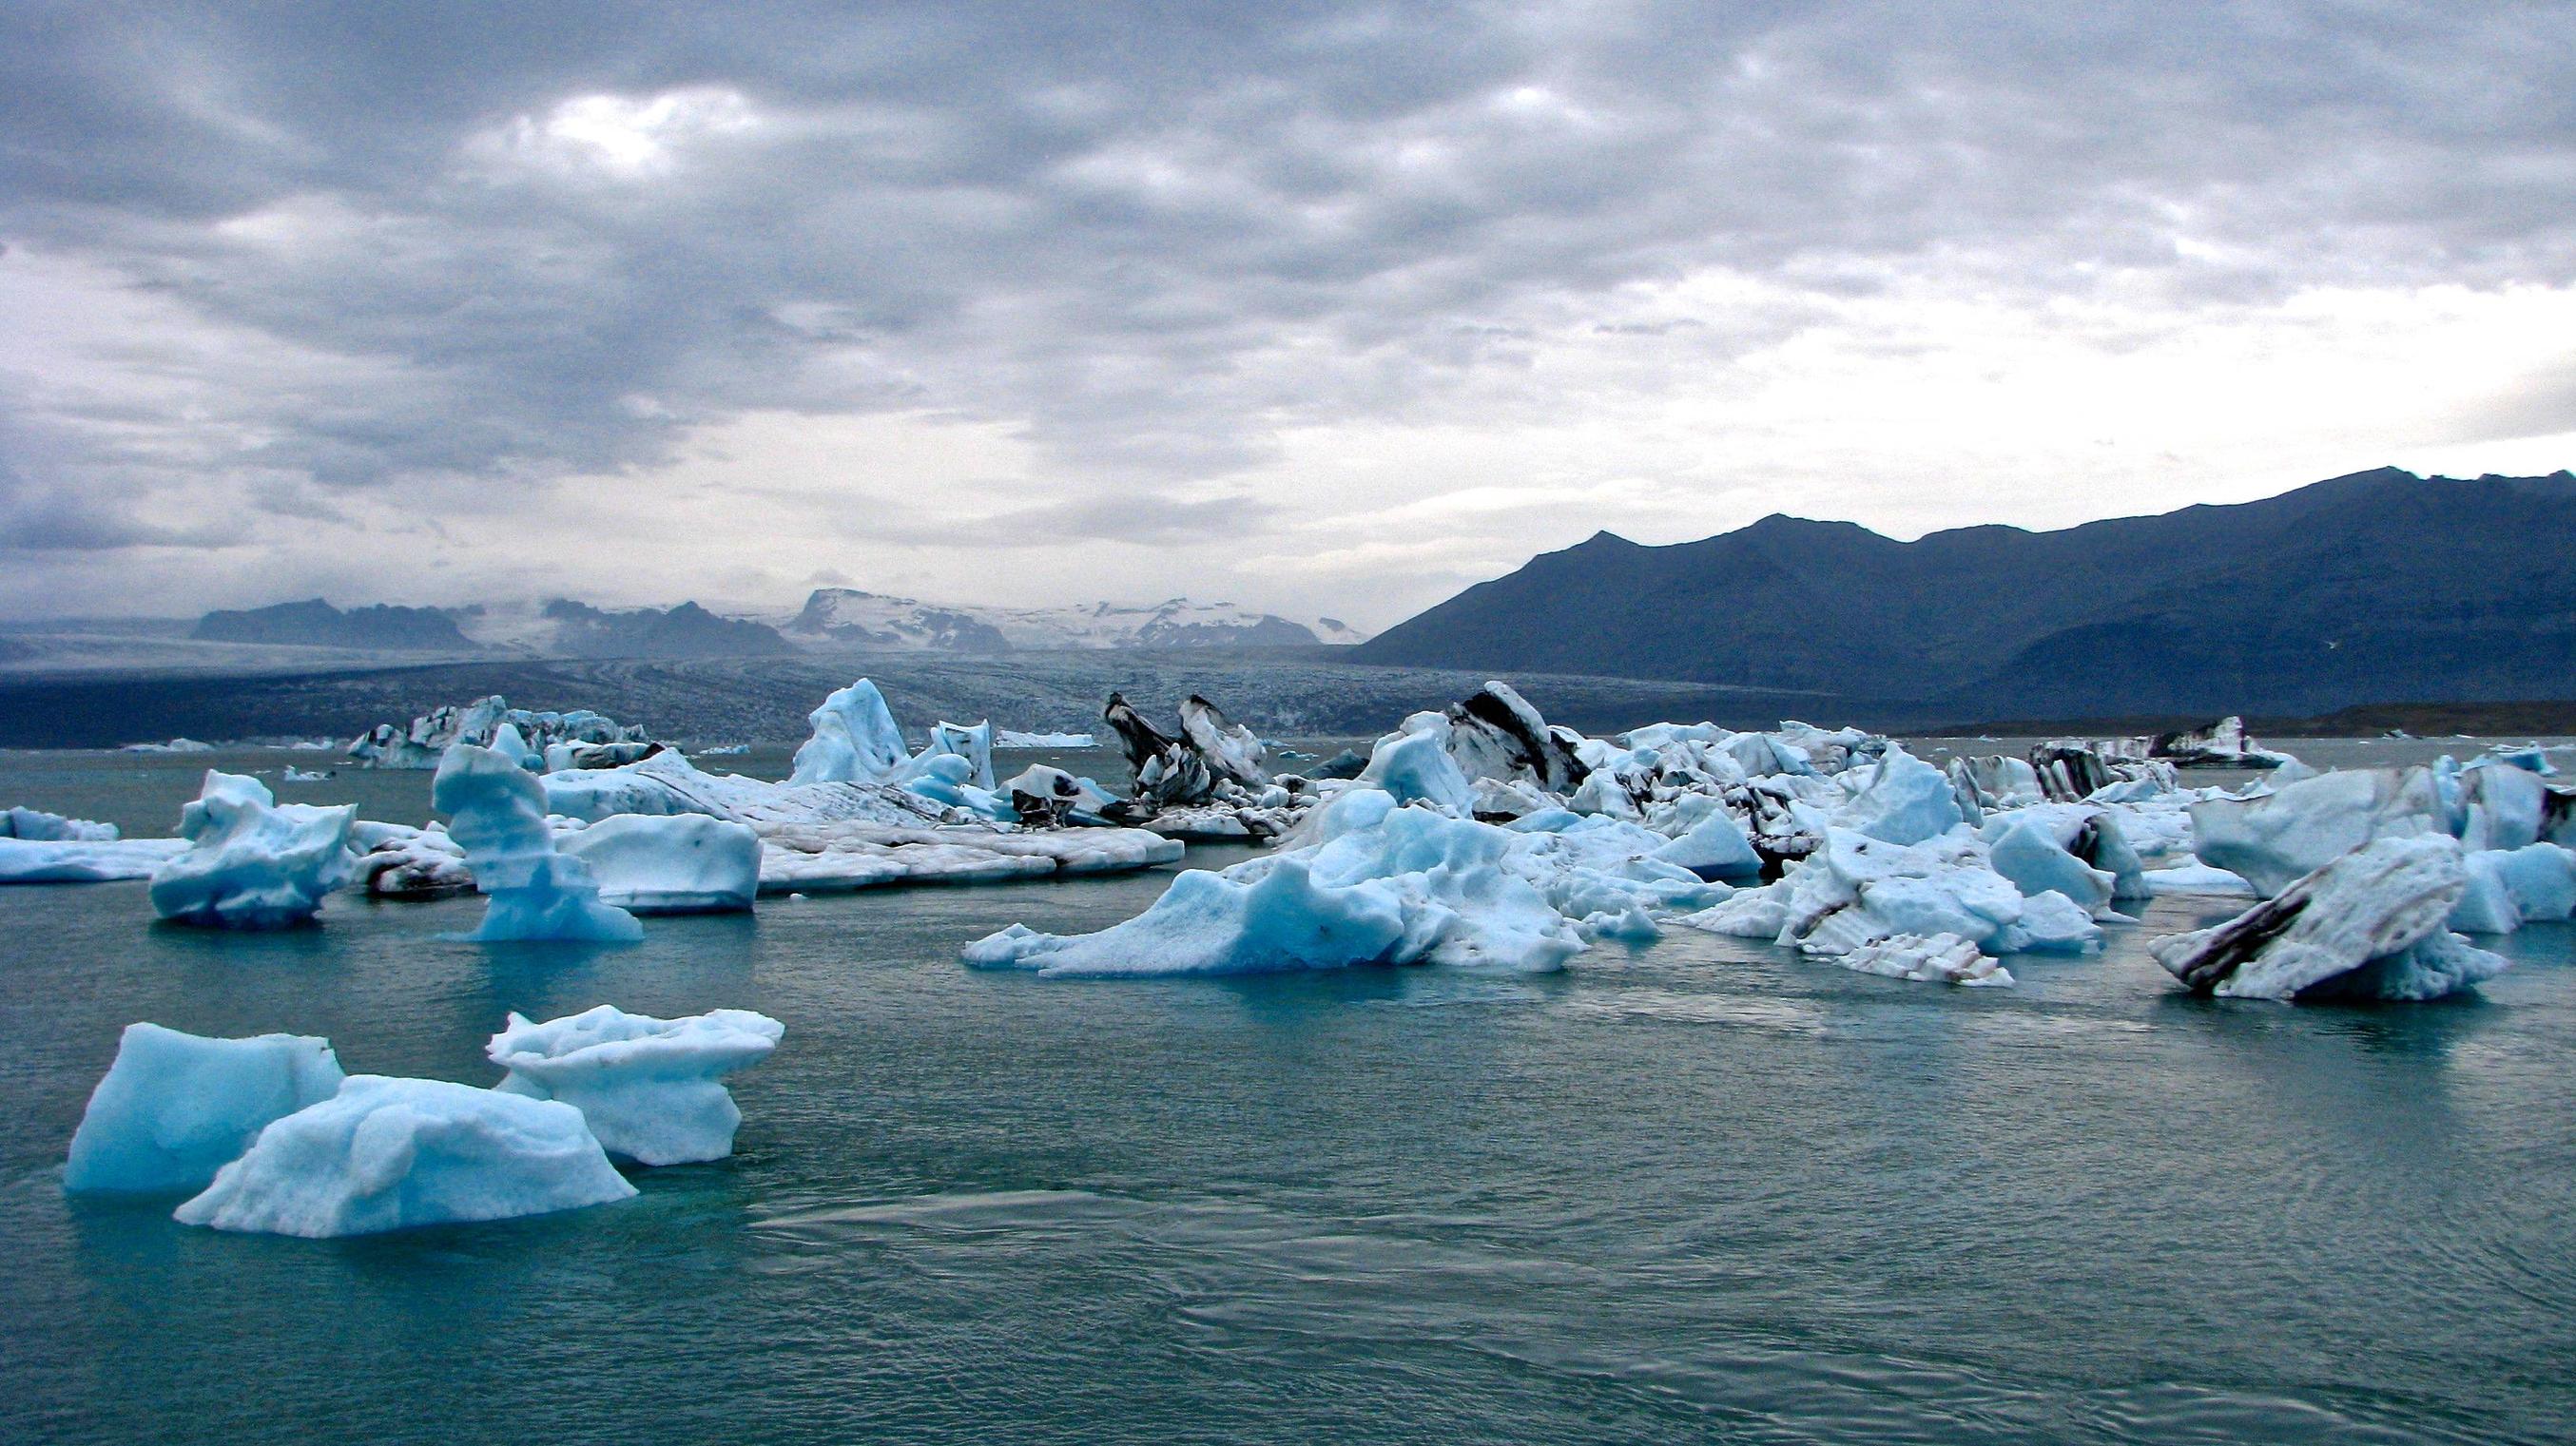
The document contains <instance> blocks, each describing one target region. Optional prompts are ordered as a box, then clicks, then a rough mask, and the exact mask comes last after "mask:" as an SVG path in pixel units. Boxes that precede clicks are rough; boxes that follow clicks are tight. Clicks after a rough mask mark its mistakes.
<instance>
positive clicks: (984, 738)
mask: <svg viewBox="0 0 2576 1446" xmlns="http://www.w3.org/2000/svg"><path fill="white" fill-rule="evenodd" d="M922 751H923V752H925V753H933V754H939V753H946V754H953V755H955V756H956V757H959V758H963V759H965V760H966V762H967V763H968V765H969V766H970V768H971V771H970V772H969V773H968V774H967V775H966V778H965V779H964V782H966V783H967V784H969V785H971V786H973V787H976V788H980V789H983V790H984V791H985V792H987V793H990V792H992V791H993V788H994V783H993V723H992V720H991V719H986V720H985V721H983V722H981V723H974V724H966V723H933V724H932V725H930V742H929V744H928V745H926V746H925V747H924V748H923V750H922Z"/></svg>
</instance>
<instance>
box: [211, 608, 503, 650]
mask: <svg viewBox="0 0 2576 1446" xmlns="http://www.w3.org/2000/svg"><path fill="white" fill-rule="evenodd" d="M188 636H190V637H192V638H196V639H199V640H201V641H206V642H217V643H298V644H302V645H304V646H307V647H324V648H366V649H378V648H384V649H395V650H400V651H406V652H413V651H442V652H457V653H470V652H474V651H476V650H477V649H476V647H475V644H474V643H473V641H472V640H471V639H469V638H467V637H466V636H465V635H464V634H463V633H460V632H458V631H457V630H456V620H455V619H453V618H451V617H449V616H448V615H447V614H445V613H443V612H440V611H439V610H438V609H436V608H402V607H387V606H385V605H384V604H382V603H378V604H375V605H373V606H370V607H359V608H351V609H349V610H348V611H347V612H342V611H341V610H340V609H338V608H335V607H333V606H331V605H330V604H329V603H327V602H324V601H323V600H322V599H320V598H318V597H317V598H310V599H307V600H306V601H303V602H290V603H278V604H276V605H274V606H271V607H264V608H249V609H245V610H242V611H238V612H232V611H218V612H211V613H208V614H206V615H205V616H204V617H202V618H199V619H197V625H196V627H195V628H193V629H191V630H190V631H189V634H188Z"/></svg>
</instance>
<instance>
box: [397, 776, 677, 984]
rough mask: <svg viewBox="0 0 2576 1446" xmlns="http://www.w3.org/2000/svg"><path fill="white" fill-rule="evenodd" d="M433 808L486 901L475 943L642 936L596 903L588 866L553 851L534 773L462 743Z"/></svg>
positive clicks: (615, 911) (621, 915) (434, 794)
mask: <svg viewBox="0 0 2576 1446" xmlns="http://www.w3.org/2000/svg"><path fill="white" fill-rule="evenodd" d="M430 802H431V804H432V805H433V806H434V807H436V808H437V809H438V810H439V811H440V812H442V813H445V814H447V815H448V825H447V832H448V835H449V837H451V838H453V839H455V840H456V842H457V844H458V845H459V846H460V847H462V848H463V849H464V850H465V860H466V864H467V866H468V867H469V868H471V869H472V870H473V871H474V884H475V887H476V888H478V889H481V890H482V891H483V893H484V895H485V896H486V898H487V902H486V904H485V906H484V910H483V924H482V927H480V928H478V929H476V930H475V931H474V933H473V934H472V935H471V936H470V937H472V938H475V939H480V940H485V941H501V940H514V939H528V940H536V939H558V940H588V941H592V942H598V943H614V944H624V943H633V942H634V941H636V940H638V939H641V938H643V937H644V926H643V925H641V924H638V923H636V922H635V916H634V915H632V914H629V913H627V912H626V911H625V910H624V909H620V908H615V907H612V906H610V905H607V904H603V903H601V902H600V901H599V885H598V883H597V882H596V881H594V880H593V879H592V878H591V874H590V869H589V866H588V865H586V864H584V863H583V862H582V861H581V860H580V859H578V858H575V857H572V856H570V855H567V854H561V853H557V852H556V851H555V843H554V835H553V832H552V830H550V829H549V828H548V827H547V826H546V790H545V786H544V785H543V784H541V783H539V782H538V781H537V777H536V775H534V774H532V773H529V772H528V771H527V770H525V769H523V768H521V767H519V766H518V765H517V764H515V763H512V762H511V761H510V760H509V759H507V758H505V757H503V756H502V755H500V754H498V753H495V752H493V751H492V750H490V749H488V748H477V747H475V746H474V745H473V744H471V743H459V744H457V745H455V746H454V747H452V748H450V749H448V750H447V757H446V758H445V759H443V760H442V761H441V762H440V763H439V765H438V777H437V778H436V779H435V780H434V781H433V782H432V783H431V785H430Z"/></svg>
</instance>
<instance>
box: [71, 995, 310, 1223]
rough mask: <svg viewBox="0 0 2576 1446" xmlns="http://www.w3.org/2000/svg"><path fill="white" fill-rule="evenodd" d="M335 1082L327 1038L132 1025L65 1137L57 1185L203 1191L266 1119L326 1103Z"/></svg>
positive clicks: (137, 1190)
mask: <svg viewBox="0 0 2576 1446" xmlns="http://www.w3.org/2000/svg"><path fill="white" fill-rule="evenodd" d="M340 1080H341V1073H340V1061H339V1060H338V1059H337V1058H336V1057H334V1056H333V1055H332V1053H331V1044H330V1041H328V1040H323V1039H314V1038H310V1037H307V1036H304V1035H295V1034H263V1035H258V1036H255V1037H253V1038H250V1039H208V1038H205V1037H203V1036H201V1035H194V1034H185V1033H182V1032H180V1031H179V1030H175V1029H165V1028H163V1027H162V1026H160V1025H158V1024H150V1023H140V1024H129V1025H127V1026H126V1027H125V1034H124V1036H123V1037H122V1038H121V1039H119V1040H118V1042H117V1046H116V1063H114V1064H113V1065H111V1066H109V1067H108V1071H107V1074H106V1075H105V1076H104V1077H103V1078H101V1079H100V1080H99V1082H98V1087H97V1088H96V1089H95V1090H92V1091H91V1092H90V1097H89V1108H88V1109H87V1110H86V1111H85V1112H83V1114H82V1115H81V1122H80V1129H79V1130H78V1131H77V1132H76V1133H75V1134H73V1136H72V1144H71V1154H70V1157H69V1159H68V1160H67V1161H66V1162H65V1163H64V1165H63V1188H64V1189H65V1190H69V1191H72V1192H74V1193H86V1192H93V1191H101V1192H103V1191H126V1192H135V1193H149V1192H158V1191H180V1190H186V1191H190V1192H194V1191H198V1190H202V1189H204V1188H205V1187H206V1186H207V1185H208V1184H209V1183H211V1182H212V1181H213V1180H214V1178H215V1172H216V1171H217V1170H220V1169H221V1168H223V1167H224V1166H225V1165H227V1164H229V1163H231V1162H232V1161H233V1160H236V1159H238V1158H240V1157H241V1154H242V1152H243V1151H245V1150H247V1149H249V1148H250V1145H251V1142H252V1141H253V1140H255V1139H257V1138H258V1137H259V1132H260V1131H261V1130H263V1129H265V1128H267V1126H268V1124H269V1122H270V1121H272V1120H278V1119H283V1118H284V1117H286V1116H288V1115H291V1114H294V1113H295V1112H296V1111H297V1110H300V1109H303V1108H305V1107H306V1106H308V1105H312V1104H316V1103H319V1102H320V1101H323V1100H327V1099H329V1098H331V1096H332V1095H333V1094H335V1093H336V1092H338V1090H339V1088H340Z"/></svg>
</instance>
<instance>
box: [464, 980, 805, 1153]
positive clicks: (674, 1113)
mask: <svg viewBox="0 0 2576 1446" xmlns="http://www.w3.org/2000/svg"><path fill="white" fill-rule="evenodd" d="M786 1032H787V1027H786V1026H785V1025H783V1024H780V1023H779V1022H778V1021H777V1020H775V1019H771V1018H770V1017H769V1016H767V1015H765V1014H755V1013H753V1012H752V1011H750V1010H748V1009H716V1010H710V1011H709V1012H707V1013H705V1014H693V1015H689V1016H687V1017H685V1018H681V1019H654V1018H652V1017H650V1016H648V1015H642V1014H628V1013H626V1012H625V1011H623V1010H621V1009H617V1008H614V1007H612V1006H610V1005H606V1004H602V1005H600V1006H598V1007H597V1008H595V1009H589V1010H585V1011H583V1012H582V1013H580V1014H573V1015H567V1016H565V1017H564V1018H561V1019H550V1020H547V1021H546V1022H545V1023H543V1024H539V1023H536V1022H535V1021H533V1020H530V1019H527V1018H525V1017H524V1016H521V1015H518V1014H512V1015H511V1016H510V1022H509V1025H508V1027H507V1028H504V1029H503V1030H502V1031H501V1032H500V1033H499V1034H496V1035H494V1036H492V1042H491V1044H490V1045H489V1046H488V1047H487V1048H486V1049H485V1051H484V1052H485V1053H486V1054H487V1055H489V1056H490V1057H491V1060H492V1062H493V1063H494V1064H497V1065H499V1066H500V1067H501V1068H503V1069H505V1070H507V1071H509V1074H508V1076H507V1077H506V1078H504V1079H503V1080H502V1081H501V1083H500V1084H498V1085H496V1086H494V1088H495V1089H497V1090H500V1091H501V1092H503V1093H505V1094H516V1095H526V1096H528V1097H530V1098H532V1099H541V1100H542V1099H552V1100H561V1101H563V1102H564V1103H565V1104H568V1105H571V1106H573V1107H574V1108H576V1109H578V1110H580V1111H581V1114H582V1118H583V1119H585V1120H587V1121H588V1122H589V1124H590V1132H591V1133H592V1134H594V1135H596V1136H598V1137H599V1143H600V1144H602V1145H604V1146H606V1147H607V1148H608V1149H609V1150H610V1151H612V1152H613V1153H616V1154H619V1155H623V1156H625V1157H626V1158H628V1159H630V1160H634V1161H636V1162H637V1163H639V1164H645V1165H681V1164H687V1163H690V1162H692V1161H698V1160H721V1159H723V1158H724V1157H725V1156H727V1155H730V1154H732V1153H733V1135H734V1131H735V1130H736V1129H737V1128H739V1127H740V1126H741V1124H742V1111H741V1110H740V1109H738V1108H736V1107H735V1105H734V1102H733V1096H732V1095H731V1094H728V1093H727V1092H726V1091H725V1087H724V1085H723V1084H722V1083H720V1081H721V1080H722V1078H723V1077H724V1076H726V1075H729V1074H732V1073H734V1072H735V1071H737V1070H744V1069H749V1068H750V1067H751V1066H753V1065H755V1064H758V1063H760V1062H761V1061H762V1060H764V1059H767V1058H768V1057H769V1052H770V1051H771V1050H773V1049H775V1048H777V1047H778V1041H779V1038H780V1036H782V1035H784V1034H785V1033H786Z"/></svg>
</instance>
